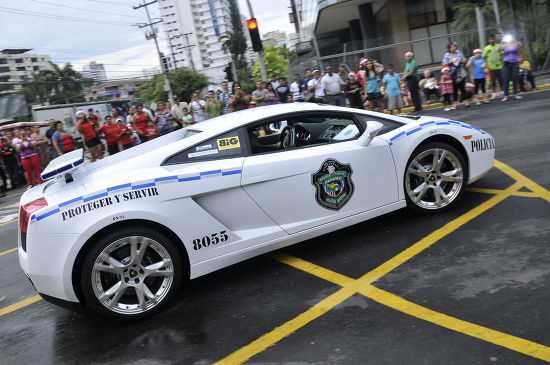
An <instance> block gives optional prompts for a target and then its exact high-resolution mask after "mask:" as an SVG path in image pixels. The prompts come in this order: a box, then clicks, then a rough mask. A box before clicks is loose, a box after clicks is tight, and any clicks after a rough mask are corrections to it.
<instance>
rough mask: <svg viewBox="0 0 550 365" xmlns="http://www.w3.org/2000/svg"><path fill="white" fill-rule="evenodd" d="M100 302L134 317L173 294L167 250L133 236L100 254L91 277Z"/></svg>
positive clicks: (171, 265)
mask: <svg viewBox="0 0 550 365" xmlns="http://www.w3.org/2000/svg"><path fill="white" fill-rule="evenodd" d="M91 280H92V287H93V290H94V294H95V296H96V298H97V300H98V301H99V302H100V303H101V304H102V305H103V306H105V307H106V308H107V309H109V310H110V311H113V312H116V313H120V314H126V315H132V314H134V315H135V314H139V313H143V312H145V311H148V310H150V309H151V308H153V307H155V306H156V305H157V304H158V303H160V302H161V301H162V300H163V299H164V297H166V295H167V294H168V292H169V291H170V288H171V286H172V283H173V281H174V265H173V263H172V258H171V256H170V254H169V253H168V251H167V250H166V249H165V248H164V247H163V246H162V245H161V244H160V243H158V242H157V241H155V240H154V239H152V238H149V237H143V236H130V237H124V238H121V239H118V240H116V241H114V242H113V243H111V244H109V245H108V246H107V247H105V248H104V249H103V251H101V253H100V254H99V255H98V257H97V258H96V260H95V262H94V266H93V269H92V274H91Z"/></svg>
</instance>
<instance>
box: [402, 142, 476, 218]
mask: <svg viewBox="0 0 550 365" xmlns="http://www.w3.org/2000/svg"><path fill="white" fill-rule="evenodd" d="M466 176H467V171H466V163H465V162H464V158H463V157H462V155H461V154H460V153H459V152H458V151H457V150H456V149H455V148H453V147H452V146H450V145H448V144H446V143H438V142H436V143H428V144H425V145H421V146H419V147H418V148H417V149H416V150H415V151H414V152H413V154H412V156H411V158H410V159H409V162H408V163H407V170H406V171H405V180H404V185H405V197H406V200H407V205H408V206H409V207H410V208H412V209H413V210H416V211H419V212H422V213H435V212H439V211H442V210H445V209H447V208H449V207H450V206H451V204H452V203H453V202H454V201H456V200H457V198H458V197H459V196H460V195H461V194H462V192H463V190H464V186H465V182H464V179H465V178H466Z"/></svg>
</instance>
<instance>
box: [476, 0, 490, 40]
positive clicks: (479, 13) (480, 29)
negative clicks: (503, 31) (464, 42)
mask: <svg viewBox="0 0 550 365" xmlns="http://www.w3.org/2000/svg"><path fill="white" fill-rule="evenodd" d="M482 6H483V2H479V1H478V3H477V4H476V5H475V7H476V20H477V35H478V37H479V47H480V48H481V49H483V48H485V40H486V39H487V38H486V37H485V19H484V18H483V9H482Z"/></svg>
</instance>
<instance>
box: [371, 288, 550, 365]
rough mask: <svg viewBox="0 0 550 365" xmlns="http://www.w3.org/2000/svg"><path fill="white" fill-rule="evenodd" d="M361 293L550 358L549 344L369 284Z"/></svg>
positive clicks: (513, 347) (387, 304) (459, 330)
mask: <svg viewBox="0 0 550 365" xmlns="http://www.w3.org/2000/svg"><path fill="white" fill-rule="evenodd" d="M360 293H361V294H363V295H365V296H366V297H369V298H371V299H372V300H375V301H377V302H378V303H380V304H383V305H385V306H388V307H390V308H393V309H395V310H397V311H399V312H403V313H406V314H408V315H411V316H413V317H416V318H420V319H423V320H425V321H428V322H431V323H434V324H436V325H439V326H442V327H445V328H448V329H451V330H453V331H457V332H460V333H463V334H465V335H468V336H471V337H476V338H479V339H481V340H484V341H487V342H491V343H494V344H495V345H499V346H502V347H506V348H508V349H510V350H514V351H516V352H519V353H522V354H525V355H529V356H532V357H535V358H537V359H541V360H546V361H550V347H547V346H544V345H541V344H538V343H535V342H532V341H528V340H524V339H523V338H519V337H516V336H512V335H509V334H506V333H503V332H499V331H495V330H492V329H490V328H487V327H483V326H479V325H477V324H474V323H470V322H466V321H463V320H461V319H458V318H454V317H451V316H448V315H446V314H443V313H439V312H436V311H433V310H431V309H428V308H425V307H422V306H420V305H418V304H415V303H413V302H409V301H408V300H406V299H403V298H401V297H399V296H397V295H395V294H392V293H389V292H387V291H385V290H382V289H378V288H376V287H374V286H372V285H369V286H368V287H366V288H363V289H362V290H360Z"/></svg>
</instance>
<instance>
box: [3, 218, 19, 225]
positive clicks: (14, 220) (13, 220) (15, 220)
mask: <svg viewBox="0 0 550 365" xmlns="http://www.w3.org/2000/svg"><path fill="white" fill-rule="evenodd" d="M17 221H18V219H17V218H15V219H12V220H11V221H8V222H4V223H0V227H2V226H5V225H6V224H10V223H13V222H17Z"/></svg>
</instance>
